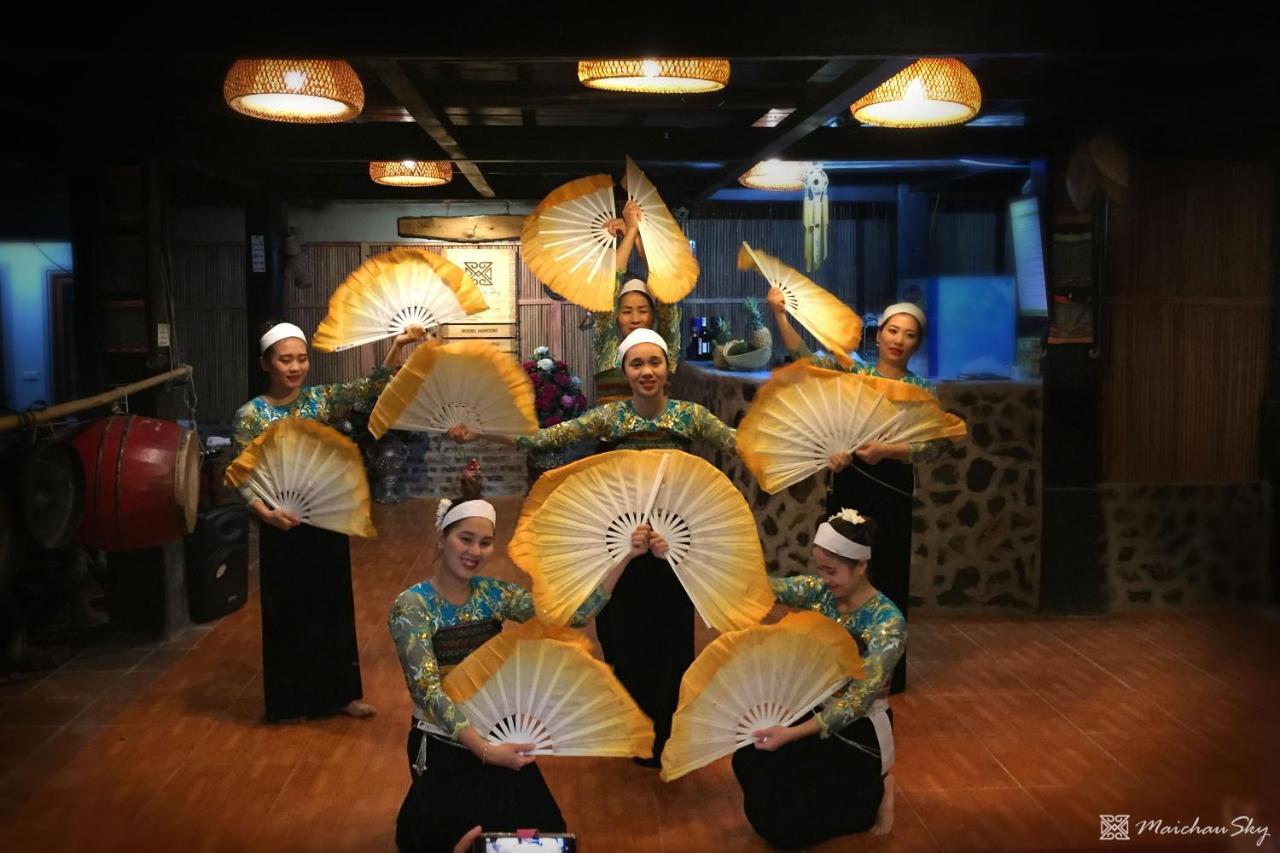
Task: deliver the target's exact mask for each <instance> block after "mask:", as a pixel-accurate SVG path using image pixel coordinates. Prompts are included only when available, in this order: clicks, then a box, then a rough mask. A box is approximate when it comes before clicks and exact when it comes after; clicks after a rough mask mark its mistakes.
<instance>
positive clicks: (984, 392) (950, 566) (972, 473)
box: [673, 365, 1042, 610]
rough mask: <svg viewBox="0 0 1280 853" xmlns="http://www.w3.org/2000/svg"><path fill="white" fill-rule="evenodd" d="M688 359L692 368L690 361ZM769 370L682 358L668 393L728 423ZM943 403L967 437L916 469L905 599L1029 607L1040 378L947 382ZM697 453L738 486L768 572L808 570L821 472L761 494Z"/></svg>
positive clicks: (1034, 577)
mask: <svg viewBox="0 0 1280 853" xmlns="http://www.w3.org/2000/svg"><path fill="white" fill-rule="evenodd" d="M686 367H687V368H688V369H686ZM767 376H768V375H767V374H765V373H728V372H724V371H719V370H715V369H713V368H710V367H703V366H702V365H682V367H681V370H680V372H679V373H677V374H676V377H675V379H674V382H673V396H675V397H676V398H678V399H686V400H692V401H694V402H698V403H701V404H702V405H704V406H706V407H707V408H709V409H710V410H711V411H712V412H714V413H716V414H717V415H718V416H719V417H720V418H721V419H722V420H724V421H725V422H726V423H728V424H730V425H731V426H736V425H737V424H738V423H739V422H740V421H741V420H742V416H743V415H744V414H745V413H746V410H747V407H748V406H749V405H750V404H751V401H752V399H753V398H754V397H755V392H756V389H757V387H758V386H759V384H760V383H761V382H762V381H764V380H765V379H767ZM939 395H940V399H941V402H942V405H943V407H944V408H946V409H947V410H949V411H952V412H955V413H956V414H958V415H959V416H960V417H962V418H964V419H965V420H966V421H967V422H968V423H969V430H970V439H969V441H968V442H966V443H963V444H959V445H954V446H952V447H950V448H948V449H947V451H946V452H945V453H944V454H943V455H942V456H941V457H939V458H938V459H937V460H935V461H934V462H933V463H930V464H927V465H918V466H917V467H916V473H917V479H918V484H917V487H916V501H915V517H914V527H915V537H914V539H913V543H912V544H913V552H914V557H913V559H912V566H911V568H912V571H911V598H912V606H913V607H917V606H924V607H939V608H942V607H945V608H949V609H957V608H961V609H982V608H1001V609H1017V610H1035V609H1037V607H1038V605H1039V595H1040V512H1041V501H1040V488H1041V477H1040V472H1041V462H1040V454H1041V411H1042V410H1041V401H1042V395H1041V391H1040V385H1039V383H1029V382H987V383H976V382H953V383H946V384H944V385H942V386H941V387H940V389H939ZM704 455H706V457H707V458H708V459H709V460H710V461H711V462H712V463H713V464H716V465H717V467H719V468H720V470H722V471H724V472H725V473H726V475H728V476H729V478H730V479H731V480H732V481H733V482H734V484H735V485H737V486H738V488H740V489H741V490H742V492H743V494H744V495H745V496H746V498H747V502H748V503H749V504H750V505H751V508H752V510H753V512H754V513H755V515H756V519H757V521H758V522H759V526H760V538H761V542H762V543H763V545H764V551H765V558H766V560H767V561H768V568H769V571H770V572H771V573H780V574H787V573H789V572H792V571H805V570H807V568H808V566H809V565H810V556H809V552H810V543H811V537H812V534H813V531H814V530H815V529H816V527H817V525H818V523H819V521H820V520H821V513H822V509H823V496H824V489H825V487H826V480H825V475H818V476H815V477H811V478H809V479H808V480H804V481H802V482H800V483H797V484H795V485H793V486H791V487H790V488H788V489H786V490H784V491H782V492H780V493H778V494H776V495H769V494H767V493H765V492H764V490H762V489H761V488H760V487H759V486H758V485H756V483H755V480H754V479H753V478H752V477H751V474H750V473H749V472H748V471H747V470H746V467H745V466H744V465H743V464H742V463H741V462H740V461H739V460H738V459H736V458H732V459H724V458H721V457H722V454H719V453H717V452H712V451H707V452H706V453H705V454H704Z"/></svg>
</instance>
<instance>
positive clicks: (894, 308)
mask: <svg viewBox="0 0 1280 853" xmlns="http://www.w3.org/2000/svg"><path fill="white" fill-rule="evenodd" d="M894 314H910V315H911V316H912V317H915V318H916V322H917V323H919V324H920V328H921V329H923V328H924V312H923V311H921V310H920V306H918V305H914V304H912V303H910V302H895V303H893V304H892V305H890V306H889V307H888V308H886V309H884V313H883V314H881V315H880V325H881V326H883V325H884V324H885V323H887V322H888V321H889V318H890V317H892V316H893V315H894Z"/></svg>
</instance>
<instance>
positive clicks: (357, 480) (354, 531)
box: [226, 418, 378, 537]
mask: <svg viewBox="0 0 1280 853" xmlns="http://www.w3.org/2000/svg"><path fill="white" fill-rule="evenodd" d="M226 479H227V482H228V483H230V484H231V485H232V486H235V487H236V488H244V487H246V486H247V487H248V488H249V489H251V490H252V491H253V493H254V494H255V495H257V496H258V497H260V498H262V500H264V501H266V502H267V504H269V505H270V506H272V507H274V508H275V509H284V510H288V511H289V512H291V513H293V514H294V515H295V516H297V517H298V518H299V519H301V520H302V522H303V523H304V524H310V525H311V526H312V527H323V528H324V529H325V530H334V531H337V532H338V533H346V534H349V535H351V536H364V537H373V536H377V535H378V532H377V531H376V530H374V529H373V521H372V520H371V519H370V518H369V506H370V505H369V482H368V480H366V479H365V473H364V463H363V462H362V461H361V459H360V449H359V448H358V447H356V445H355V442H353V441H352V440H351V439H349V438H347V437H346V436H345V435H343V434H342V433H340V432H338V431H337V430H335V429H333V428H332V427H327V426H325V425H324V424H322V423H317V422H316V421H312V420H308V419H306V418H281V419H280V420H278V421H275V422H273V423H272V424H271V425H270V426H268V427H267V428H266V429H264V430H263V431H262V434H261V435H259V436H258V437H257V438H255V439H254V440H253V441H252V442H251V443H250V444H249V446H248V447H246V448H245V449H244V450H243V451H242V452H241V453H240V455H239V456H237V457H236V458H235V460H234V461H233V462H232V463H231V464H230V465H228V466H227V473H226Z"/></svg>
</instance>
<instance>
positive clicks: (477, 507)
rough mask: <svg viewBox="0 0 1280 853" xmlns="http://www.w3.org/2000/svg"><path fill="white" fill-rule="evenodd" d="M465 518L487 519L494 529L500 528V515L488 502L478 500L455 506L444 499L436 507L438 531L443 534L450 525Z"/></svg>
mask: <svg viewBox="0 0 1280 853" xmlns="http://www.w3.org/2000/svg"><path fill="white" fill-rule="evenodd" d="M464 518H487V519H489V523H490V524H492V525H493V526H494V527H497V526H498V513H497V512H496V511H495V510H494V508H493V504H491V503H489V502H488V501H483V500H478V499H477V500H470V501H459V502H458V503H457V504H455V503H454V502H453V501H451V500H449V499H448V498H443V499H441V501H440V505H439V506H437V507H436V530H439V531H442V532H443V531H444V529H445V528H446V527H448V526H449V525H450V524H453V523H454V522H455V521H462V519H464Z"/></svg>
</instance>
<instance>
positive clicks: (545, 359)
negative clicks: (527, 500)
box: [524, 347, 587, 473]
mask: <svg viewBox="0 0 1280 853" xmlns="http://www.w3.org/2000/svg"><path fill="white" fill-rule="evenodd" d="M524 372H525V374H526V375H528V377H529V382H530V383H532V385H533V404H534V408H535V410H536V411H537V413H538V426H541V427H549V426H555V425H556V424H558V423H562V422H564V421H568V420H572V419H574V418H576V417H578V415H581V414H582V413H583V412H585V411H586V410H587V398H586V395H584V394H583V393H582V380H580V379H579V378H578V377H577V376H574V375H572V374H571V373H570V372H569V365H567V364H565V363H564V362H563V361H559V360H557V359H556V358H554V357H553V356H552V354H551V349H550V347H538V348H537V349H535V350H534V351H533V358H531V359H529V360H528V361H526V362H525V363H524ZM562 462H563V458H562V455H561V453H560V452H559V451H546V452H537V451H535V452H531V453H530V454H529V464H530V467H531V468H537V469H540V470H545V469H547V468H555V467H556V466H558V465H560V464H562ZM531 473H532V472H531Z"/></svg>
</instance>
